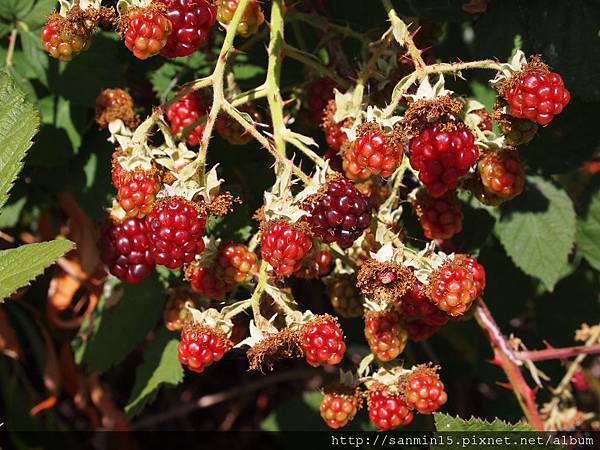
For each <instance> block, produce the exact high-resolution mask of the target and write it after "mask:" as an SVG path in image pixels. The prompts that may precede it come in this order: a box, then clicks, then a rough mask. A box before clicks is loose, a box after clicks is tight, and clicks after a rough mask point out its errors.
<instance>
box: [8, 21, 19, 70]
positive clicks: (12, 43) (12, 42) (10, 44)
mask: <svg viewBox="0 0 600 450" xmlns="http://www.w3.org/2000/svg"><path fill="white" fill-rule="evenodd" d="M17 33H18V32H17V29H16V28H13V29H12V30H11V32H10V38H9V40H8V50H7V51H6V67H10V66H12V63H13V55H14V54H15V45H16V43H17Z"/></svg>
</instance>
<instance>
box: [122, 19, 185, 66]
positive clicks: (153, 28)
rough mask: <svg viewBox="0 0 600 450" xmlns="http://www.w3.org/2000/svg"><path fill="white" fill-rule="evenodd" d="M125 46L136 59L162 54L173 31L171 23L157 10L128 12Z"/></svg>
mask: <svg viewBox="0 0 600 450" xmlns="http://www.w3.org/2000/svg"><path fill="white" fill-rule="evenodd" d="M127 19H128V21H129V22H128V24H127V29H126V30H125V45H126V46H127V48H128V49H129V50H131V51H132V52H133V54H134V55H135V57H136V58H139V59H147V58H149V57H150V56H154V55H156V54H158V52H160V51H161V50H162V49H163V47H164V46H165V45H167V39H168V37H169V35H170V34H171V31H172V30H173V27H172V25H171V21H170V20H169V19H167V17H166V16H165V15H164V14H162V13H161V12H160V11H158V10H156V9H149V8H131V9H130V10H129V11H128V17H127Z"/></svg>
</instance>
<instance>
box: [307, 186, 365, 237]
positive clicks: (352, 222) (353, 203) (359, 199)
mask: <svg viewBox="0 0 600 450" xmlns="http://www.w3.org/2000/svg"><path fill="white" fill-rule="evenodd" d="M307 210H308V212H309V213H310V216H309V217H308V222H309V223H310V225H311V229H312V232H313V233H314V234H315V235H316V236H317V237H318V238H319V239H321V240H322V241H323V242H325V243H327V244H331V243H333V242H337V243H338V244H339V245H340V247H342V248H349V247H351V246H352V243H353V242H354V241H355V240H356V239H358V238H359V237H360V236H361V235H362V233H363V231H364V230H365V229H367V228H368V227H369V225H370V224H371V205H370V204H369V199H368V198H367V197H366V196H365V195H363V194H361V193H360V191H359V190H358V189H356V187H354V185H353V184H352V183H350V182H349V181H348V180H346V179H345V178H336V179H333V180H330V181H328V182H327V189H326V190H325V192H324V193H323V194H322V195H321V196H319V197H318V198H316V199H315V200H314V201H313V202H312V203H310V204H309V205H308V208H307Z"/></svg>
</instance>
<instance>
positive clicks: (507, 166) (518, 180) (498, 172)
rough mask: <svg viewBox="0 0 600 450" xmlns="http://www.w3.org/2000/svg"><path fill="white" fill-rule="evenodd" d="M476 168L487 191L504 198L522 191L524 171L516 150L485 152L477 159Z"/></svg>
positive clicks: (514, 195) (511, 196)
mask: <svg viewBox="0 0 600 450" xmlns="http://www.w3.org/2000/svg"><path fill="white" fill-rule="evenodd" d="M478 169H479V174H480V175H481V182H482V183H483V186H484V187H485V189H486V190H487V191H488V192H490V193H492V194H494V195H497V196H499V197H502V198H506V199H508V198H513V197H516V196H517V195H519V194H520V193H521V192H523V187H524V186H525V171H524V170H523V164H522V163H521V160H520V159H519V154H518V153H517V151H516V150H506V149H502V150H499V151H496V152H489V153H486V154H485V155H483V157H482V158H481V159H480V160H479V164H478Z"/></svg>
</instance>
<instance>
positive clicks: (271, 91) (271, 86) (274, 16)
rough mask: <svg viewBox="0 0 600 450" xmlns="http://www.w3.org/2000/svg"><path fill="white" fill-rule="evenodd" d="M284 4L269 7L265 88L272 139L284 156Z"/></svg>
mask: <svg viewBox="0 0 600 450" xmlns="http://www.w3.org/2000/svg"><path fill="white" fill-rule="evenodd" d="M284 12H285V4H284V1H283V0H273V2H272V5H271V36H270V40H269V49H268V53H269V62H268V66H267V77H266V80H265V87H266V89H267V100H268V102H269V109H270V112H271V120H272V122H273V139H274V141H275V148H276V149H277V152H279V154H281V155H283V156H285V139H284V134H285V122H284V119H283V99H282V98H281V92H280V90H279V84H280V81H281V63H282V60H283V49H284V46H285V41H284V34H283V33H284V24H283V15H284Z"/></svg>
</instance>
